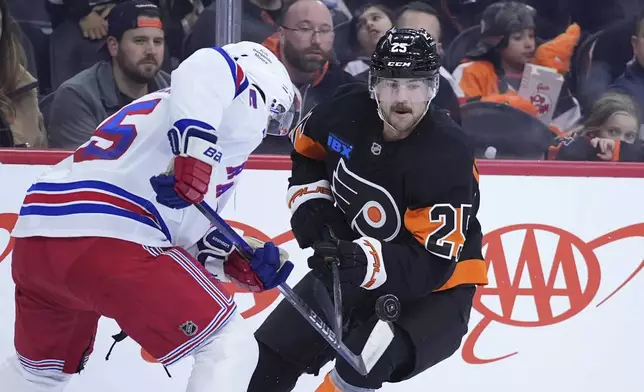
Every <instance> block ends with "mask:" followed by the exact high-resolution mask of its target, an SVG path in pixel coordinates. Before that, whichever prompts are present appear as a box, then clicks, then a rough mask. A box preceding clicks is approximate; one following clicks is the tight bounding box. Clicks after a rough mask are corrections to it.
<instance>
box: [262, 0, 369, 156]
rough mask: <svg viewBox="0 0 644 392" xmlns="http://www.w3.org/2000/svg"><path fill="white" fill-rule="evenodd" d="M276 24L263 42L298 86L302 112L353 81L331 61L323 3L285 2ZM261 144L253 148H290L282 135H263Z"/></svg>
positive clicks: (329, 19)
mask: <svg viewBox="0 0 644 392" xmlns="http://www.w3.org/2000/svg"><path fill="white" fill-rule="evenodd" d="M279 26H280V27H279V31H278V32H277V33H276V34H274V35H272V36H271V37H269V38H268V39H266V41H264V43H263V44H264V46H266V47H267V48H268V49H270V50H271V51H272V52H273V53H275V55H276V56H277V57H278V58H279V59H280V60H281V61H282V63H283V64H284V66H285V67H286V69H287V70H288V73H289V76H290V77H291V81H292V82H293V84H294V85H295V86H296V87H297V88H298V90H299V93H300V97H301V98H300V100H301V101H300V102H299V104H300V106H299V111H300V113H301V115H302V116H303V115H305V114H306V113H308V112H309V110H311V109H312V108H313V107H314V106H315V105H317V104H318V103H320V102H323V101H326V100H328V99H329V98H330V97H331V95H332V94H333V91H334V90H335V89H336V88H337V87H340V86H342V85H345V84H348V83H356V82H357V81H356V80H355V79H354V78H353V76H351V75H350V74H348V73H347V72H345V71H344V70H343V69H342V68H341V67H339V66H338V65H336V64H334V63H333V61H332V51H333V42H334V39H335V33H334V31H333V19H332V16H331V12H330V11H329V9H328V8H327V6H326V5H324V3H322V2H321V1H318V0H297V1H295V2H291V3H289V4H285V6H284V7H283V8H282V14H281V16H280V18H279ZM295 104H296V105H297V102H296V103H295ZM263 144H265V145H263V146H260V147H259V149H258V150H256V152H270V153H280V152H282V153H289V152H290V151H291V150H292V149H293V146H292V145H291V143H290V141H289V140H288V138H286V137H267V138H266V139H264V143H263Z"/></svg>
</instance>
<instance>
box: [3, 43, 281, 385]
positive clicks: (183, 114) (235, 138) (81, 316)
mask: <svg viewBox="0 0 644 392" xmlns="http://www.w3.org/2000/svg"><path fill="white" fill-rule="evenodd" d="M292 100H293V87H292V84H291V82H290V79H289V77H288V73H287V72H286V69H285V68H284V66H283V65H282V64H281V63H280V62H279V60H278V59H277V58H276V57H275V56H274V55H273V54H272V53H271V52H270V51H268V50H267V49H265V48H264V47H262V46H261V45H259V44H255V43H251V42H240V43H236V44H230V45H226V46H224V47H223V48H208V49H202V50H199V51H197V52H195V53H194V54H193V55H192V56H191V57H189V58H188V59H186V60H185V61H184V62H183V63H182V64H181V65H180V66H179V67H178V68H177V69H176V70H175V71H174V72H173V73H172V83H171V89H170V90H169V91H168V90H165V91H158V92H155V93H152V94H149V95H147V96H145V97H142V98H140V99H138V100H136V101H134V102H133V103H131V104H130V105H128V106H126V107H124V108H123V109H122V110H120V111H119V112H117V113H116V114H114V115H113V116H111V117H110V118H108V119H106V120H105V121H104V122H103V123H102V124H101V125H99V127H98V128H97V129H96V132H95V133H94V134H93V136H92V138H91V139H90V140H89V141H88V142H87V143H85V144H83V145H82V146H81V147H80V148H79V149H78V150H77V151H75V152H74V154H73V155H72V156H70V157H69V158H67V159H65V160H64V161H62V162H60V163H59V164H58V165H56V166H54V167H53V168H52V169H51V170H49V171H47V172H46V173H45V174H43V175H42V176H41V177H40V178H39V179H38V180H37V182H36V183H35V184H34V185H32V186H31V188H29V190H28V192H27V195H26V197H25V200H24V202H23V206H22V208H21V210H20V217H19V220H18V222H17V224H16V226H15V229H14V231H13V233H12V235H13V237H14V238H16V240H15V247H14V251H13V263H12V274H13V279H14V281H15V283H16V294H15V303H16V322H15V341H14V343H15V348H16V352H17V355H16V356H15V357H14V358H10V359H9V360H7V361H6V362H4V363H3V364H2V365H0V383H1V384H2V387H1V388H0V389H2V390H6V391H12V392H26V391H29V392H39V391H43V392H44V391H47V392H55V391H62V390H63V389H64V388H65V385H66V384H67V383H68V381H69V380H70V378H71V377H72V374H74V373H77V372H79V371H80V370H81V369H82V368H83V367H84V365H85V362H86V360H87V358H88V357H89V354H90V353H91V352H92V348H93V343H94V338H95V336H96V329H97V322H98V320H99V318H100V317H101V316H105V317H109V318H112V319H115V320H116V321H117V322H118V324H119V326H120V327H121V328H122V329H123V331H124V332H125V333H127V334H128V335H129V336H130V337H131V338H132V339H134V340H135V341H136V342H137V343H138V344H140V345H141V346H142V347H143V348H144V349H145V350H146V351H147V352H148V353H150V354H151V355H152V356H154V357H155V358H157V360H158V361H159V362H160V363H161V364H163V365H165V366H168V365H171V364H173V363H176V362H177V361H179V360H180V359H181V358H184V357H185V356H188V355H192V356H193V357H194V359H195V363H194V366H193V370H192V374H191V376H190V379H189V382H188V387H187V390H188V391H190V392H202V391H209V392H211V391H217V392H228V391H230V392H240V391H245V390H246V387H247V384H248V382H249V380H250V377H251V375H252V373H253V370H254V367H255V364H256V360H257V346H256V343H255V339H254V338H253V335H252V331H249V330H247V327H246V326H245V324H244V323H243V322H240V320H241V317H240V316H239V315H238V313H237V312H236V309H235V305H234V302H233V300H232V298H231V296H230V295H229V294H228V293H226V292H225V290H224V289H223V288H222V286H221V284H220V283H219V282H218V281H217V280H216V279H215V278H214V277H213V275H211V274H210V273H209V272H208V271H213V272H215V273H217V275H218V276H219V278H223V276H224V275H226V276H227V277H229V278H230V279H231V280H232V281H234V282H237V283H239V284H243V285H245V286H247V287H248V288H250V289H251V290H254V291H261V290H266V289H270V288H273V287H275V286H277V285H278V284H279V283H281V282H283V281H284V280H286V277H287V276H288V274H289V273H290V271H291V270H292V264H290V262H286V261H285V260H283V257H282V259H280V250H279V249H278V248H277V247H275V245H273V244H272V243H266V244H262V243H258V244H256V246H257V248H256V250H255V254H254V257H253V259H252V260H251V261H250V262H247V261H245V260H243V259H242V258H241V256H239V255H238V254H237V253H236V252H234V251H232V252H230V251H226V252H222V251H221V249H222V247H221V246H219V245H216V244H215V242H217V238H216V237H217V233H216V232H213V231H212V229H210V224H209V222H208V221H207V220H206V218H204V217H203V216H202V215H201V214H200V212H199V211H198V210H197V209H196V208H195V207H194V206H192V204H194V203H198V202H201V201H202V200H205V201H206V202H208V203H209V204H210V205H211V207H213V208H216V209H217V210H218V211H221V209H222V208H223V207H224V205H225V203H226V200H227V199H228V197H229V196H230V194H231V192H232V191H233V188H234V186H235V182H236V181H237V179H238V177H239V174H240V173H241V172H242V170H243V168H244V164H245V162H246V160H247V159H248V156H249V155H250V153H251V152H252V151H253V150H254V149H255V148H256V147H257V146H258V145H259V144H260V143H261V141H262V139H263V137H264V136H265V133H266V132H269V133H280V134H282V133H285V130H286V129H287V127H288V126H289V125H290V122H291V119H290V118H289V117H290V116H289V115H288V113H289V111H288V109H289V108H290V106H291V103H292ZM267 120H268V121H267ZM169 167H173V173H172V174H170V172H168V174H160V173H166V172H167V171H168V168H169ZM197 259H199V260H201V261H204V262H206V263H207V265H208V271H207V270H206V268H204V266H202V265H201V264H200V263H198V262H197ZM224 260H225V262H224V263H223V265H221V264H219V265H217V262H218V261H224ZM211 264H212V266H211ZM211 267H212V268H211ZM222 270H223V271H222ZM217 271H220V272H217Z"/></svg>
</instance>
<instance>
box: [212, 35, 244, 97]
mask: <svg viewBox="0 0 644 392" xmlns="http://www.w3.org/2000/svg"><path fill="white" fill-rule="evenodd" d="M213 49H214V50H216V51H217V52H219V54H221V56H222V57H223V58H224V59H225V60H226V63H228V68H230V73H231V74H232V77H233V80H234V81H235V98H237V96H238V95H239V94H241V93H242V91H244V90H246V88H247V87H248V79H247V78H246V74H245V73H244V70H243V69H242V68H241V67H240V66H239V64H237V63H236V62H235V60H233V59H232V58H231V57H230V55H228V53H226V51H225V50H223V49H222V48H219V47H213Z"/></svg>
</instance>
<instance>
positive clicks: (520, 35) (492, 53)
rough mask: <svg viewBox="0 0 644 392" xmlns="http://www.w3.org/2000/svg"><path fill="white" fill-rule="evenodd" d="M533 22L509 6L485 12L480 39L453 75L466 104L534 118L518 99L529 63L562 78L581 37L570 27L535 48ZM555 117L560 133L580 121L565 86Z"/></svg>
mask: <svg viewBox="0 0 644 392" xmlns="http://www.w3.org/2000/svg"><path fill="white" fill-rule="evenodd" d="M535 16H536V14H535V11H534V9H533V8H532V7H530V6H527V5H525V4H522V3H518V2H514V1H510V2H498V3H494V4H492V5H490V6H489V7H487V8H486V9H485V11H484V12H483V20H482V21H481V25H482V26H483V29H482V33H481V39H480V41H479V42H478V45H477V46H476V47H475V48H474V49H472V50H471V51H469V52H468V53H467V60H469V61H467V62H465V63H463V64H461V65H459V66H458V67H457V68H456V69H455V70H454V73H453V75H454V78H455V79H456V80H457V81H458V82H459V85H460V87H461V89H462V90H463V92H464V94H465V97H466V98H467V99H470V100H471V99H482V100H484V101H492V102H499V103H505V104H509V105H512V106H514V107H517V108H519V109H521V110H524V111H526V112H528V113H530V114H532V115H535V116H536V114H537V111H536V109H535V107H534V106H533V105H532V104H531V103H530V102H529V101H528V100H526V99H523V98H521V97H519V96H518V95H517V91H518V90H519V86H520V84H521V79H522V76H523V70H524V68H525V65H526V64H528V63H532V64H536V65H542V66H546V67H550V68H554V69H555V70H557V71H558V72H559V73H561V74H565V73H567V72H568V71H569V70H570V58H571V57H572V52H573V49H574V47H575V45H576V44H577V41H578V40H579V37H580V34H581V31H580V30H579V26H577V25H571V26H570V27H568V29H567V30H566V32H564V33H562V34H560V35H559V36H557V37H556V38H555V39H553V40H551V41H548V42H546V43H543V44H541V45H539V46H537V39H536V36H535ZM563 97H566V99H562V98H563ZM571 113H572V115H571ZM559 114H563V117H564V118H565V119H566V121H564V122H563V123H558V125H559V128H564V129H565V128H568V127H569V126H571V125H572V124H574V123H576V122H577V121H578V120H579V118H580V114H579V105H578V103H577V102H576V101H575V100H574V99H573V98H572V96H571V95H570V92H569V90H568V88H567V87H566V85H565V84H564V88H562V92H561V94H560V98H559V101H558V102H557V109H556V110H555V116H558V115H559ZM554 122H557V119H556V118H555V119H554Z"/></svg>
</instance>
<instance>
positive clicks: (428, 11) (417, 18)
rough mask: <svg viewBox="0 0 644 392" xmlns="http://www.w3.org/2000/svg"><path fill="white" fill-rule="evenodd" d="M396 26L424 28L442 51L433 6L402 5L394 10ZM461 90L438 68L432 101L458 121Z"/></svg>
mask: <svg viewBox="0 0 644 392" xmlns="http://www.w3.org/2000/svg"><path fill="white" fill-rule="evenodd" d="M396 27H399V28H409V29H425V30H426V31H427V32H428V33H429V35H431V36H432V37H433V38H434V39H435V40H436V42H437V44H438V51H439V53H441V54H442V53H443V48H442V45H441V36H442V31H441V24H440V20H439V19H438V12H437V11H436V9H434V7H432V6H430V5H427V4H425V3H423V2H421V1H414V2H411V3H409V4H407V5H405V6H402V7H401V8H400V9H399V10H398V11H397V12H396ZM464 96H465V95H464V94H463V91H462V90H461V88H460V87H459V85H458V83H456V80H454V77H453V76H452V74H450V73H449V72H448V71H447V70H446V69H445V68H443V67H441V68H440V84H439V87H438V94H437V95H436V98H434V100H433V101H432V102H433V103H434V104H436V105H437V106H438V107H440V108H443V109H445V110H447V111H449V113H450V115H451V116H452V118H453V119H454V120H455V121H456V122H458V123H460V122H461V111H460V109H459V98H461V99H462V98H464Z"/></svg>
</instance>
